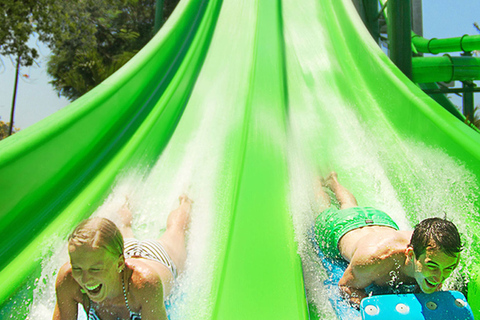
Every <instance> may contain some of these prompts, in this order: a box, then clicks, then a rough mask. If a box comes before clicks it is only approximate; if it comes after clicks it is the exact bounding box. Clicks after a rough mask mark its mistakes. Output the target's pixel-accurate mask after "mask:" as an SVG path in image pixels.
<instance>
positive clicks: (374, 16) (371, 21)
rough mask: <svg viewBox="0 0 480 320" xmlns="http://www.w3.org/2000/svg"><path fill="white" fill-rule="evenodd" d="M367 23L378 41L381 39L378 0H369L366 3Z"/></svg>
mask: <svg viewBox="0 0 480 320" xmlns="http://www.w3.org/2000/svg"><path fill="white" fill-rule="evenodd" d="M365 16H366V21H365V24H366V26H367V28H368V31H370V34H371V35H372V37H373V39H374V40H375V42H376V43H378V42H379V39H380V26H379V23H378V0H367V1H366V4H365Z"/></svg>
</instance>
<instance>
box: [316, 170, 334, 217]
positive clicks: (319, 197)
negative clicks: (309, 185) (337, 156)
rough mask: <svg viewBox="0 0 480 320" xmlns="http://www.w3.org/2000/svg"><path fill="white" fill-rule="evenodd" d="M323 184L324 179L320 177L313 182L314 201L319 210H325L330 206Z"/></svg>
mask: <svg viewBox="0 0 480 320" xmlns="http://www.w3.org/2000/svg"><path fill="white" fill-rule="evenodd" d="M324 185H325V180H324V179H323V178H322V177H318V178H317V179H315V182H314V186H313V188H314V191H315V201H316V202H317V203H318V205H319V209H320V211H323V210H325V209H326V208H328V207H330V205H331V202H330V196H329V195H328V194H327V193H326V192H325V190H324V189H323V186H324Z"/></svg>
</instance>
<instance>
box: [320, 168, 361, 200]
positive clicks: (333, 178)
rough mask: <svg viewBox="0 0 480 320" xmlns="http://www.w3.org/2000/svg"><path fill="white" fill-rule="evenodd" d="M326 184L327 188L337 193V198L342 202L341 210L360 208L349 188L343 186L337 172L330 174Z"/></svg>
mask: <svg viewBox="0 0 480 320" xmlns="http://www.w3.org/2000/svg"><path fill="white" fill-rule="evenodd" d="M326 183H327V186H328V187H329V188H330V189H332V191H333V192H334V193H335V197H336V198H337V200H338V202H340V209H347V208H351V207H357V206H358V203H357V199H355V196H354V195H353V194H352V193H351V192H350V191H348V189H347V188H345V187H344V186H342V185H341V184H340V182H339V181H338V176H337V173H336V172H332V173H330V175H329V176H328V178H327V182H326Z"/></svg>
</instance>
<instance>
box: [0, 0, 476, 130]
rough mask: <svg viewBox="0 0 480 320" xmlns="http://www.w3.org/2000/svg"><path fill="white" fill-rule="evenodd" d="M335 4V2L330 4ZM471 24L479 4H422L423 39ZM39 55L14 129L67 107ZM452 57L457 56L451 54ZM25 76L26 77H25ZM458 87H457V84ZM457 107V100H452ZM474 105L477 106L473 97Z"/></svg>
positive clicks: (6, 75) (3, 94)
mask: <svg viewBox="0 0 480 320" xmlns="http://www.w3.org/2000/svg"><path fill="white" fill-rule="evenodd" d="M332 1H335V0H332ZM474 22H478V23H479V24H480V1H478V0H423V31H424V37H426V38H433V37H435V38H447V37H458V36H462V35H464V34H471V35H476V34H479V33H478V32H477V30H476V29H475V27H474V26H473V23H474ZM32 43H33V44H35V45H36V46H37V47H38V49H39V51H40V55H41V57H40V59H39V60H38V64H39V66H38V67H37V66H33V67H30V68H22V70H21V72H20V73H21V75H24V76H21V77H20V80H19V87H18V94H17V106H16V113H15V126H17V127H19V128H21V129H25V128H26V127H28V126H30V125H32V124H34V123H35V122H38V121H40V120H42V119H43V118H45V117H47V116H48V115H50V114H52V113H54V112H55V111H58V110H60V109H61V108H63V107H65V106H66V105H68V104H69V102H68V100H66V99H65V98H59V97H58V96H57V94H56V93H55V92H54V91H53V88H52V86H51V85H50V84H48V82H49V81H50V80H51V79H49V77H48V75H47V73H46V71H45V68H46V63H47V57H48V53H49V51H48V49H47V48H46V47H45V46H43V45H42V44H41V43H38V42H36V41H33V42H32ZM452 55H459V53H453V54H452ZM1 59H2V62H3V64H2V63H0V119H1V120H3V121H9V119H10V110H11V104H12V94H13V84H14V77H15V67H14V65H13V63H12V62H11V61H10V59H9V58H7V57H1ZM25 75H26V76H25ZM457 86H459V84H457ZM452 100H453V102H454V103H456V104H461V100H460V98H457V97H452ZM475 104H476V105H478V104H480V95H479V94H476V98H475Z"/></svg>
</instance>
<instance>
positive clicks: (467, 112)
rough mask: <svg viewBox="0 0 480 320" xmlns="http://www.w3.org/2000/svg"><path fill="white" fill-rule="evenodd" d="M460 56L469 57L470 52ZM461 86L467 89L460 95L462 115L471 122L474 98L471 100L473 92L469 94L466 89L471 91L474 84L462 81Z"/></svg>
mask: <svg viewBox="0 0 480 320" xmlns="http://www.w3.org/2000/svg"><path fill="white" fill-rule="evenodd" d="M462 56H465V57H471V56H472V53H471V52H464V53H462ZM462 84H463V85H462V86H463V88H464V89H467V91H465V92H464V93H463V95H462V100H463V101H462V102H463V115H464V116H465V118H467V120H470V121H471V122H473V105H474V101H473V100H474V98H473V91H471V92H470V90H468V89H473V88H474V87H475V84H474V83H473V81H462Z"/></svg>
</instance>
